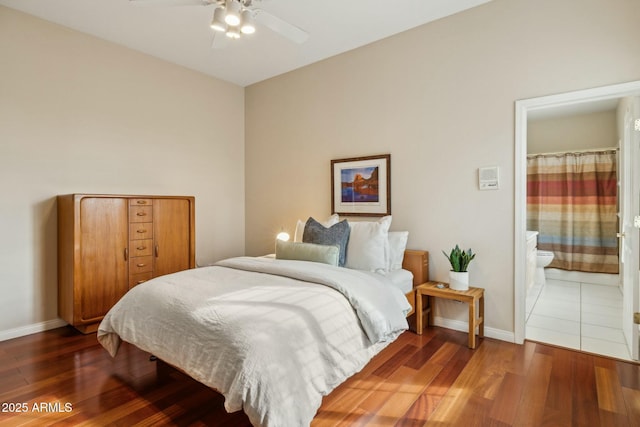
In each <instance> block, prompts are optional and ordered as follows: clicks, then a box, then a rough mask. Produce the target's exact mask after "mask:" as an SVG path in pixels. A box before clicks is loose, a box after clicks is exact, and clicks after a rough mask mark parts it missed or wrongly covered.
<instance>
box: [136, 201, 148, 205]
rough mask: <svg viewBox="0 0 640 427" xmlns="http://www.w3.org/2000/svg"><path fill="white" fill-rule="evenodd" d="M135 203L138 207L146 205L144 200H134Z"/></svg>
mask: <svg viewBox="0 0 640 427" xmlns="http://www.w3.org/2000/svg"><path fill="white" fill-rule="evenodd" d="M136 203H137V204H139V205H146V204H147V201H146V200H136Z"/></svg>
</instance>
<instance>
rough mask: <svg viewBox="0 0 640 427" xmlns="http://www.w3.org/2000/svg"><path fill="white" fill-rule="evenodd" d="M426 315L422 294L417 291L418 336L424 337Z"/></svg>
mask: <svg viewBox="0 0 640 427" xmlns="http://www.w3.org/2000/svg"><path fill="white" fill-rule="evenodd" d="M423 315H424V313H423V312H422V294H421V293H420V292H418V291H416V334H418V335H422V328H423V327H424V326H423V324H422V319H423Z"/></svg>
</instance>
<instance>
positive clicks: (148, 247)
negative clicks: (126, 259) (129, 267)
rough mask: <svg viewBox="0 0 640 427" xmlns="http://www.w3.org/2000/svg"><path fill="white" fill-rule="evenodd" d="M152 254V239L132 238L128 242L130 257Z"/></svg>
mask: <svg viewBox="0 0 640 427" xmlns="http://www.w3.org/2000/svg"><path fill="white" fill-rule="evenodd" d="M150 255H153V239H144V240H132V241H131V242H129V256H130V257H131V258H135V257H141V256H150Z"/></svg>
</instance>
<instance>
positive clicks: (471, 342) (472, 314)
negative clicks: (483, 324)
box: [469, 300, 476, 348]
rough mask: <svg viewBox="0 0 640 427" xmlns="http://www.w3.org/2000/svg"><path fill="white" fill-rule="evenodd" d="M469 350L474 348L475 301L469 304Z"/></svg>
mask: <svg viewBox="0 0 640 427" xmlns="http://www.w3.org/2000/svg"><path fill="white" fill-rule="evenodd" d="M469 348H476V301H475V300H472V301H470V302H469Z"/></svg>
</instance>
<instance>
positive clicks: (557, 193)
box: [527, 150, 618, 273]
mask: <svg viewBox="0 0 640 427" xmlns="http://www.w3.org/2000/svg"><path fill="white" fill-rule="evenodd" d="M616 157H617V151H616V150H606V151H595V152H581V153H554V154H537V155H529V156H527V229H528V230H534V231H538V232H539V234H538V249H539V250H546V251H552V252H553V253H554V260H553V262H552V263H551V264H550V265H549V267H555V268H561V269H564V270H576V271H586V272H592V273H618V239H617V237H616V233H617V231H618V216H617V211H618V209H617V177H616Z"/></svg>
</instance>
